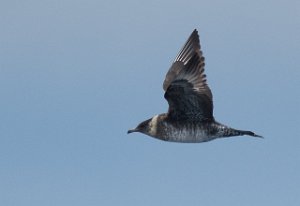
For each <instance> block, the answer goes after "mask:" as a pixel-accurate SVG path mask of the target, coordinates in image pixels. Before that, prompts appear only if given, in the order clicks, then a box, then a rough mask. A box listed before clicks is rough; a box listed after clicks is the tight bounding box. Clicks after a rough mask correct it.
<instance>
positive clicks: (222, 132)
mask: <svg viewBox="0 0 300 206" xmlns="http://www.w3.org/2000/svg"><path fill="white" fill-rule="evenodd" d="M204 65H205V64H204V57H203V55H202V51H201V50H200V43H199V36H198V32H197V30H194V31H193V33H192V34H191V35H190V37H189V39H188V40H187V42H186V43H185V44H184V46H183V48H182V49H181V50H180V52H179V54H178V55H177V57H176V58H175V60H174V62H173V64H172V66H171V68H170V69H169V71H168V73H167V75H166V78H165V81H164V84H163V88H164V90H165V95H164V97H165V99H166V100H167V101H168V103H169V110H168V113H164V114H160V115H156V116H154V117H153V118H151V119H148V120H146V121H144V122H142V123H140V124H139V125H138V126H137V127H136V128H135V129H132V130H129V131H128V133H131V132H141V133H144V134H146V135H149V136H152V137H154V138H157V139H160V140H164V141H170V142H187V143H195V142H207V141H210V140H213V139H216V138H221V137H231V136H239V135H250V136H254V137H261V136H259V135H256V134H255V133H253V132H251V131H244V130H236V129H233V128H230V127H228V126H225V125H222V124H220V123H218V122H216V121H215V119H214V117H213V100H212V93H211V91H210V88H209V87H208V85H207V83H206V75H205V74H204Z"/></svg>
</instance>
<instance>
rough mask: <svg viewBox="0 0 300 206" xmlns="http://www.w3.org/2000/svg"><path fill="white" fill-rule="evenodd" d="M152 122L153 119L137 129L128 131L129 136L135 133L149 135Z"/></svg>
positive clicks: (142, 123) (141, 124) (144, 122)
mask: <svg viewBox="0 0 300 206" xmlns="http://www.w3.org/2000/svg"><path fill="white" fill-rule="evenodd" d="M150 122H151V119H148V120H145V121H143V122H141V123H140V124H139V125H138V126H137V127H136V128H135V129H130V130H128V132H127V134H130V133H133V132H140V133H144V134H149V131H150Z"/></svg>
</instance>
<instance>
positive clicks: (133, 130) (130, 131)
mask: <svg viewBox="0 0 300 206" xmlns="http://www.w3.org/2000/svg"><path fill="white" fill-rule="evenodd" d="M138 131H139V130H138V129H137V128H135V129H130V130H128V131H127V134H130V133H132V132H138Z"/></svg>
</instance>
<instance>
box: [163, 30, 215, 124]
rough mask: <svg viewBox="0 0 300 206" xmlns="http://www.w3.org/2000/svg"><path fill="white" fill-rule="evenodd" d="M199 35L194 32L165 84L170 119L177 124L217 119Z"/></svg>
mask: <svg viewBox="0 0 300 206" xmlns="http://www.w3.org/2000/svg"><path fill="white" fill-rule="evenodd" d="M204 65H205V63H204V57H203V55H202V52H201V50H200V43H199V35H198V32H197V30H194V31H193V33H192V34H191V36H190V37H189V38H188V40H187V41H186V43H185V45H184V46H183V48H182V49H181V50H180V52H179V54H178V55H177V57H176V58H175V61H174V62H173V64H172V66H171V68H170V69H169V71H168V73H167V75H166V79H165V81H164V84H163V88H164V90H165V91H166V92H165V98H166V99H167V101H168V103H169V111H168V116H169V117H170V118H172V119H176V120H180V119H182V120H187V119H189V120H197V121H206V120H212V119H213V101H212V93H211V91H210V89H209V87H208V85H207V83H206V75H205V74H204Z"/></svg>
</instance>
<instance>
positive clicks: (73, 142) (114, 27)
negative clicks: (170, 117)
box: [0, 0, 300, 206]
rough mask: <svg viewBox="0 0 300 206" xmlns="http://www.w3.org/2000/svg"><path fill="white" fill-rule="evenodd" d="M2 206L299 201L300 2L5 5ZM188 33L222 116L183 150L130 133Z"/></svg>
mask: <svg viewBox="0 0 300 206" xmlns="http://www.w3.org/2000/svg"><path fill="white" fill-rule="evenodd" d="M0 17H1V18H0V26H1V31H0V45H1V46H0V95H1V101H0V165H1V169H0V182H1V184H0V204H1V205H5V206H14V205H23V206H25V205H28V206H29V205H30V206H35V205H43V206H50V205H51V206H52V205H55V206H60V205H61V206H65V205H72V206H77V205H89V206H92V205H172V206H176V205H207V206H210V205H211V206H213V205H230V206H232V205H245V206H247V205H249V206H250V205H264V206H265V205H272V206H276V205H278V206H279V205H299V204H300V196H299V194H300V188H299V185H300V176H299V173H300V150H299V148H300V138H299V132H300V130H299V123H300V119H299V104H300V83H299V82H300V81H299V80H300V71H299V63H298V61H299V48H300V38H299V36H300V2H299V1H296V0H291V1H279V0H276V1H267V0H262V1H237V0H228V1H220V0H219V1H218V0H213V1H209V2H208V1H169V0H167V1H158V0H154V1H137V0H129V1H79V0H75V1H69V0H59V1H58V0H54V1H50V0H45V1H36V0H29V1H1V3H0ZM194 28H197V29H198V30H199V34H200V41H201V45H202V50H203V52H204V56H205V57H206V74H207V76H208V84H209V85H210V88H211V89H212V92H213V95H214V106H215V110H214V115H215V117H216V119H217V120H218V121H220V122H222V123H224V124H228V125H230V126H232V127H234V128H239V129H247V130H252V131H255V132H256V133H258V134H261V135H263V136H264V137H265V139H263V140H262V139H258V138H251V137H247V136H243V137H233V138H227V139H220V140H215V141H212V142H209V143H202V144H178V143H177V144H176V143H167V142H162V141H158V140H155V139H153V138H150V137H148V136H145V135H142V134H132V135H127V134H126V131H127V129H129V128H132V127H135V126H136V124H138V123H139V122H140V121H142V120H145V119H148V118H150V117H152V116H154V115H155V114H158V113H163V112H165V111H167V102H166V101H165V100H164V98H163V90H162V82H163V80H164V76H165V74H166V72H167V70H168V68H169V66H170V65H171V62H172V60H173V59H174V57H175V56H176V54H177V52H178V51H179V49H180V48H181V46H182V44H183V43H184V42H185V40H186V38H187V37H188V36H189V34H190V33H191V32H192V31H193V29H194Z"/></svg>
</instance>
